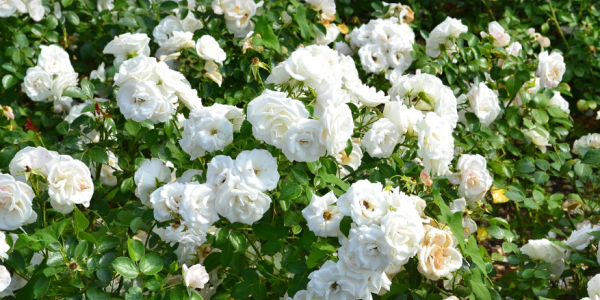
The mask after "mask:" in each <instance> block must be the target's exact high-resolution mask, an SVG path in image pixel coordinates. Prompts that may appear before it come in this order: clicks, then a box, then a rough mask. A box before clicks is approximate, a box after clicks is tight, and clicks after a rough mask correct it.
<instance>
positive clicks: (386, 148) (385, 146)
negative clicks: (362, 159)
mask: <svg viewBox="0 0 600 300" xmlns="http://www.w3.org/2000/svg"><path fill="white" fill-rule="evenodd" d="M400 137H401V135H400V131H399V130H398V126H396V125H395V124H394V123H392V122H391V121H390V120H388V119H386V118H381V119H379V120H377V121H376V122H375V123H373V125H372V126H371V129H369V131H367V133H365V136H364V137H363V139H362V144H363V146H364V147H365V148H366V149H367V152H368V153H369V155H371V156H372V157H377V158H381V157H386V156H390V155H392V153H393V152H394V148H395V147H396V145H397V144H398V142H400Z"/></svg>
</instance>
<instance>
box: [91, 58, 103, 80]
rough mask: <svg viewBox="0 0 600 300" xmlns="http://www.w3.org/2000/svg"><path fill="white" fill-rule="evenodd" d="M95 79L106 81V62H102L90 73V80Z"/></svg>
mask: <svg viewBox="0 0 600 300" xmlns="http://www.w3.org/2000/svg"><path fill="white" fill-rule="evenodd" d="M93 79H98V80H100V82H104V81H106V71H105V70H104V63H101V64H100V65H99V66H98V69H96V70H93V71H92V73H90V80H93Z"/></svg>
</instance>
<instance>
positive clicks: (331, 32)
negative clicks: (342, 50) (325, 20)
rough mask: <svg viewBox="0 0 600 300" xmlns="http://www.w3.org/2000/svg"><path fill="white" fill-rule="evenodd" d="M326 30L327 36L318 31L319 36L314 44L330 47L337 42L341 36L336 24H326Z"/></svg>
mask: <svg viewBox="0 0 600 300" xmlns="http://www.w3.org/2000/svg"><path fill="white" fill-rule="evenodd" d="M325 29H327V34H325V35H323V34H322V33H321V32H320V31H317V36H316V37H315V40H314V41H313V44H316V45H329V44H330V43H331V42H333V41H335V39H336V38H337V37H338V35H339V34H340V29H339V28H338V27H337V25H335V24H334V23H329V24H326V25H325Z"/></svg>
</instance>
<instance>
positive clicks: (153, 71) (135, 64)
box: [115, 56, 179, 87]
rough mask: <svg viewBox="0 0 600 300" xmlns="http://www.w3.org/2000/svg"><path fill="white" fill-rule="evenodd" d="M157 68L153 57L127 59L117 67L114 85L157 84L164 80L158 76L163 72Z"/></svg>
mask: <svg viewBox="0 0 600 300" xmlns="http://www.w3.org/2000/svg"><path fill="white" fill-rule="evenodd" d="M158 68H159V66H158V63H157V62H156V59H155V58H153V57H147V56H136V57H134V58H132V59H128V60H126V61H124V62H123V63H122V64H121V65H120V66H119V72H118V73H117V74H115V85H118V86H122V85H124V84H125V83H127V82H128V81H132V82H138V81H152V82H154V83H158V81H159V79H164V78H161V77H160V75H159V74H158V73H159V72H164V70H163V69H158ZM157 69H158V70H157ZM169 75H173V74H169ZM175 78H177V77H175ZM177 79H179V78H177ZM168 86H169V85H168V84H167V87H168Z"/></svg>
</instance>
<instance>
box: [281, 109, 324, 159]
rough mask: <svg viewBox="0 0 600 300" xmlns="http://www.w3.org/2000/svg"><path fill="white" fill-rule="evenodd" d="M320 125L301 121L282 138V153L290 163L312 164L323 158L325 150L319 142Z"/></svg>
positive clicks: (314, 121)
mask: <svg viewBox="0 0 600 300" xmlns="http://www.w3.org/2000/svg"><path fill="white" fill-rule="evenodd" d="M320 135H321V124H320V123H319V121H317V120H312V119H301V120H300V121H298V122H297V123H296V124H294V125H293V126H292V127H290V128H289V130H288V131H287V132H286V134H285V135H284V136H283V141H284V142H283V145H282V149H281V150H282V151H283V154H285V156H286V157H287V159H289V160H290V161H292V162H293V161H299V162H313V161H317V160H319V158H320V157H323V156H325V154H326V152H327V148H326V147H325V145H323V144H321V142H320Z"/></svg>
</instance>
